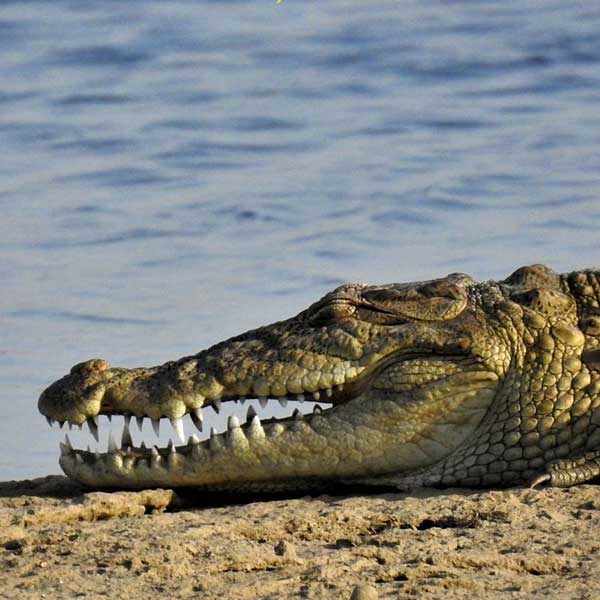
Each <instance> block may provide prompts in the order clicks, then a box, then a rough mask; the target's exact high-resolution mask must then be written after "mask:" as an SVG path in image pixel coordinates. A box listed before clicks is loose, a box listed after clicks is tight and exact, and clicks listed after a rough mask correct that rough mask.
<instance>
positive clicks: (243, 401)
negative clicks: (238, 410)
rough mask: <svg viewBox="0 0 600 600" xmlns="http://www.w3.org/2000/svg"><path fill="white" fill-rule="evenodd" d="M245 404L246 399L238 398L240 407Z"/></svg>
mask: <svg viewBox="0 0 600 600" xmlns="http://www.w3.org/2000/svg"><path fill="white" fill-rule="evenodd" d="M245 403H246V398H240V406H244V404H245Z"/></svg>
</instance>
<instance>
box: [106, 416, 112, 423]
mask: <svg viewBox="0 0 600 600" xmlns="http://www.w3.org/2000/svg"><path fill="white" fill-rule="evenodd" d="M106 418H107V419H108V422H109V423H112V415H106Z"/></svg>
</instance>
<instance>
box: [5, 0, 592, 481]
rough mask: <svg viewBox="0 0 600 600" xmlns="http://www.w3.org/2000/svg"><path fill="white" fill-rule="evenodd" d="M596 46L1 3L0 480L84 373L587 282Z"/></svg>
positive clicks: (381, 24) (318, 20)
mask: <svg viewBox="0 0 600 600" xmlns="http://www.w3.org/2000/svg"><path fill="white" fill-rule="evenodd" d="M598 31H600V8H599V7H598V6H597V4H596V3H592V2H568V1H567V2H565V1H564V0H560V1H547V2H544V3H540V2H534V1H532V0H519V1H518V2H516V1H515V2H503V3H489V2H476V1H469V2H452V3H450V2H440V1H433V2H428V3H422V2H417V1H414V2H403V3H402V4H401V6H400V5H399V4H398V2H396V1H379V2H377V3H366V2H364V3H360V2H356V1H353V2H346V1H342V0H331V1H329V2H326V3H325V2H320V3H319V2H305V1H301V0H283V2H282V3H281V4H279V5H277V4H276V3H275V2H274V1H273V2H271V1H267V0H262V1H258V0H252V1H248V2H235V1H229V2H216V1H204V2H200V1H198V2H153V1H150V0H138V1H134V2H128V3H117V2H85V1H81V0H78V1H77V2H74V1H73V2H66V1H53V2H44V1H39V2H38V1H31V2H24V1H22V0H19V1H18V2H16V1H15V2H9V1H5V2H3V3H2V5H1V7H0V59H1V60H0V81H1V82H2V85H1V86H0V152H1V160H0V214H1V217H0V251H1V257H2V260H1V261H0V281H1V282H2V293H1V295H0V331H1V333H0V336H1V337H0V413H1V420H0V442H1V444H2V452H0V480H1V479H8V478H22V477H31V476H39V475H43V474H47V473H52V472H58V471H59V467H58V464H57V455H58V449H57V444H58V439H59V438H60V437H61V436H59V435H58V434H57V432H56V430H55V431H52V430H50V429H49V428H48V427H47V425H46V423H45V421H44V420H43V418H42V417H41V416H40V415H39V414H38V413H37V409H36V402H37V397H38V395H39V393H40V391H41V390H42V389H43V388H44V387H45V386H46V385H47V384H48V383H50V382H51V381H53V380H55V379H57V378H58V377H60V376H62V375H63V374H64V373H66V371H67V370H68V369H69V368H70V366H71V365H72V364H74V363H76V362H80V361H81V360H84V359H87V358H90V357H93V356H100V357H103V358H106V359H108V360H110V362H111V363H112V364H117V365H123V366H137V365H150V364H158V363H162V362H164V361H166V360H169V359H172V358H176V357H178V356H181V355H184V354H189V353H194V352H196V351H198V350H200V349H201V348H203V347H205V346H207V345H209V344H212V343H214V342H216V341H218V340H221V339H224V338H225V337H228V336H230V335H233V334H235V333H238V332H241V331H243V330H245V329H248V328H250V327H254V326H257V325H259V324H263V323H267V322H271V321H273V320H276V319H279V318H283V317H287V316H290V315H292V314H294V313H296V312H297V311H299V310H300V309H302V308H304V307H305V306H306V305H307V304H308V303H309V302H311V301H313V300H314V299H316V298H318V297H319V296H320V295H321V294H322V293H324V292H325V291H327V290H329V289H330V288H332V287H334V286H336V285H338V284H339V283H341V282H344V281H353V280H356V281H368V282H391V281H403V280H415V279H419V278H430V277H434V276H440V275H444V274H446V273H448V272H452V271H465V272H468V273H470V274H472V275H474V276H476V277H478V278H488V277H497V276H505V275H507V274H508V273H510V272H511V271H512V270H513V269H514V268H515V267H517V266H519V265H521V264H526V263H532V262H538V261H543V262H547V263H549V264H551V265H552V266H553V267H555V268H556V269H558V270H569V269H573V268H577V267H584V266H590V265H593V264H595V263H597V262H598V258H597V257H598V247H599V242H598V233H597V232H598V231H599V229H600V152H599V151H598V148H599V147H600V111H599V110H598V106H599V105H600V64H599V63H600V36H599V35H598ZM240 410H241V409H240ZM187 430H188V433H190V432H191V428H190V427H189V423H188V427H187ZM134 435H135V434H134Z"/></svg>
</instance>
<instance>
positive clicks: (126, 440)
mask: <svg viewBox="0 0 600 600" xmlns="http://www.w3.org/2000/svg"><path fill="white" fill-rule="evenodd" d="M130 421H131V417H129V418H127V416H126V417H125V422H124V423H123V433H122V434H121V448H124V447H125V446H133V440H132V439H131V432H130V431H129V422H130Z"/></svg>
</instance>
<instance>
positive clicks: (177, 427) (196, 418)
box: [46, 385, 344, 445]
mask: <svg viewBox="0 0 600 600" xmlns="http://www.w3.org/2000/svg"><path fill="white" fill-rule="evenodd" d="M343 389H344V386H343V385H338V386H336V390H337V391H338V392H341V391H342V390H343ZM321 392H323V393H324V394H325V396H326V397H327V398H331V396H332V395H333V390H332V388H327V389H324V390H321ZM321 392H312V393H311V394H310V399H311V400H313V401H315V402H316V401H319V400H320V399H321ZM295 400H297V401H298V402H304V401H305V400H306V395H305V394H297V395H296V396H295ZM245 401H246V398H242V399H240V403H241V404H243V403H244V402H245ZM268 401H269V399H268V398H263V397H259V398H258V402H259V404H260V406H261V408H264V407H265V406H266V405H267V403H268ZM277 401H278V402H279V404H280V405H281V406H283V407H286V406H287V405H288V401H289V398H277ZM210 406H212V407H213V408H214V410H215V412H216V413H217V414H219V412H220V410H221V406H222V404H221V401H220V400H213V401H212V403H211V404H210ZM250 409H251V410H252V411H254V409H252V407H250ZM250 409H249V411H248V413H250ZM188 414H189V415H190V418H191V419H192V422H193V423H194V426H195V427H196V429H198V431H202V408H196V409H194V410H192V411H190V412H189V413H188ZM254 414H256V413H254ZM106 416H107V418H108V419H109V420H110V419H111V418H112V416H111V415H106ZM131 416H132V415H125V427H124V429H123V436H125V435H127V436H128V437H129V439H131V434H130V433H129V423H130V421H131ZM145 418H150V417H137V416H136V418H135V420H136V423H137V426H138V429H139V430H140V431H141V430H142V425H143V423H144V419H145ZM250 418H251V417H250V416H248V420H250ZM46 420H47V421H48V424H49V425H50V427H52V426H53V424H54V423H58V425H59V426H60V427H61V428H62V426H63V425H64V424H65V422H64V421H54V420H53V419H51V418H50V417H46ZM150 421H151V423H152V429H153V430H154V433H155V434H156V435H157V436H158V435H159V433H160V419H152V418H150ZM169 421H170V422H171V426H172V427H173V429H174V431H175V435H176V436H177V439H178V440H179V441H180V442H181V443H182V444H183V443H184V441H185V433H184V428H183V421H182V418H181V417H177V418H169ZM86 424H87V426H88V428H89V430H90V433H91V434H92V435H93V436H94V439H95V440H96V441H97V442H98V441H100V436H99V434H98V417H97V416H94V417H89V418H88V419H87V421H86ZM68 426H69V429H72V428H73V423H68ZM77 426H78V427H79V429H81V428H82V426H83V424H82V423H79V424H78V425H77ZM130 445H131V444H130Z"/></svg>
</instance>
